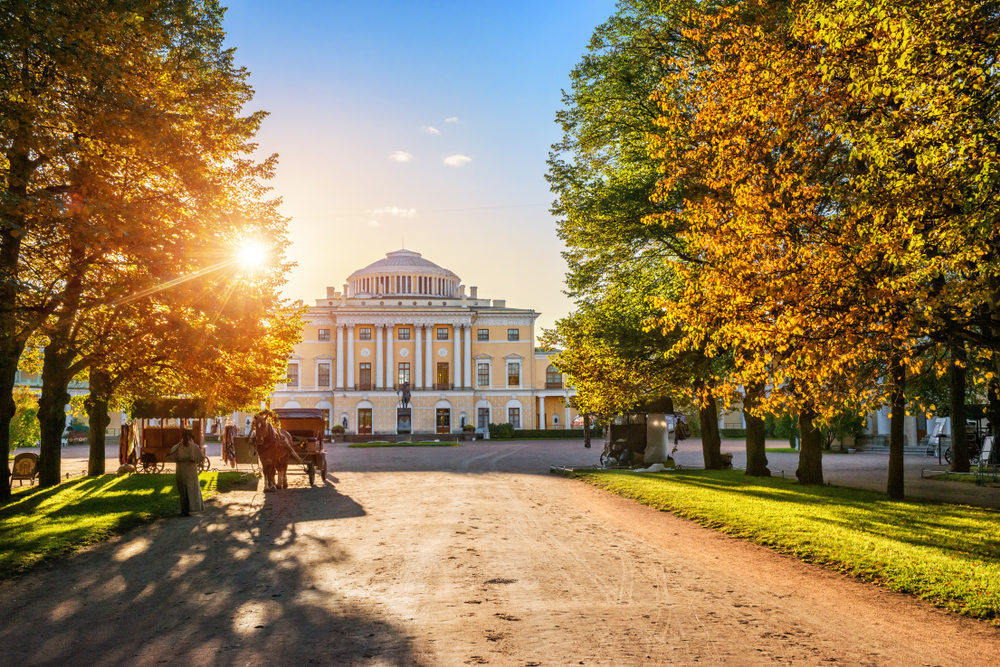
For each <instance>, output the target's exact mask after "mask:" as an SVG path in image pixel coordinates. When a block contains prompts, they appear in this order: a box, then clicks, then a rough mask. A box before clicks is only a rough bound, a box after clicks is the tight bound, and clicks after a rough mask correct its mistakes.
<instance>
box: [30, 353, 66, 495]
mask: <svg viewBox="0 0 1000 667" xmlns="http://www.w3.org/2000/svg"><path fill="white" fill-rule="evenodd" d="M72 358H73V355H72V354H71V353H67V352H66V351H65V349H64V348H61V346H59V345H58V343H56V340H54V339H50V342H49V345H47V346H46V347H45V357H44V361H43V362H42V396H41V398H39V399H38V424H39V426H40V427H41V431H42V443H41V447H40V453H39V458H38V483H39V485H40V486H55V485H56V484H58V483H59V478H60V476H61V474H62V471H61V464H62V461H61V459H62V436H63V433H64V432H65V431H66V405H67V404H69V383H70V380H72V379H73V377H72V374H71V372H70V371H69V364H70V362H71V361H72Z"/></svg>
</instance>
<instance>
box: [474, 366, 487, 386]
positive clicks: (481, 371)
mask: <svg viewBox="0 0 1000 667" xmlns="http://www.w3.org/2000/svg"><path fill="white" fill-rule="evenodd" d="M476 378H477V379H476V384H477V385H478V386H480V387H488V386H490V365H489V364H476Z"/></svg>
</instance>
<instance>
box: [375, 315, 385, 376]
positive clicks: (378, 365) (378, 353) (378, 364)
mask: <svg viewBox="0 0 1000 667" xmlns="http://www.w3.org/2000/svg"><path fill="white" fill-rule="evenodd" d="M382 386H383V385H382V325H381V324H380V325H378V326H376V327H375V388H376V389H381V388H382Z"/></svg>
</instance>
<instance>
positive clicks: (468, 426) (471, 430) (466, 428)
mask: <svg viewBox="0 0 1000 667" xmlns="http://www.w3.org/2000/svg"><path fill="white" fill-rule="evenodd" d="M462 430H463V431H465V432H466V433H475V431H476V427H475V426H473V425H472V424H466V425H465V426H463V427H462Z"/></svg>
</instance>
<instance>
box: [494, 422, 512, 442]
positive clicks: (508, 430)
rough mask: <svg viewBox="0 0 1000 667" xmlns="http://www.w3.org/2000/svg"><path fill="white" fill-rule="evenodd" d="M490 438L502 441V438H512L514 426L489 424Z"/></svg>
mask: <svg viewBox="0 0 1000 667" xmlns="http://www.w3.org/2000/svg"><path fill="white" fill-rule="evenodd" d="M489 429H490V438H491V439H494V440H502V439H504V438H507V439H509V438H513V437H514V425H513V424H490V425H489Z"/></svg>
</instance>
